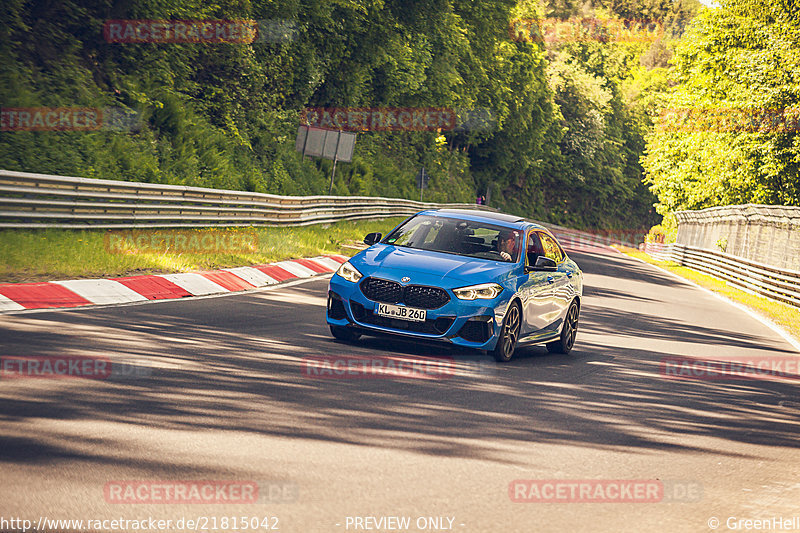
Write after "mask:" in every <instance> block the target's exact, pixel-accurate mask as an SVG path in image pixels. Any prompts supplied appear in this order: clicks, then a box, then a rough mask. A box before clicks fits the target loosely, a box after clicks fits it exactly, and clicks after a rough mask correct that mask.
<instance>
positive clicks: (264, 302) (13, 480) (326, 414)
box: [0, 253, 800, 533]
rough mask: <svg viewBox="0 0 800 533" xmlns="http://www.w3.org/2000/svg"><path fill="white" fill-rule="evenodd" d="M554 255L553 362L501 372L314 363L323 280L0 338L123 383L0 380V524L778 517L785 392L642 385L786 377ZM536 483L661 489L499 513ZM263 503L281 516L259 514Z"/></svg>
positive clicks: (628, 267)
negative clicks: (231, 497)
mask: <svg viewBox="0 0 800 533" xmlns="http://www.w3.org/2000/svg"><path fill="white" fill-rule="evenodd" d="M571 255H572V257H573V258H575V259H576V261H577V262H578V263H579V265H581V267H582V268H583V270H584V271H585V273H586V282H587V286H586V291H585V298H584V303H583V308H582V313H581V326H580V331H579V333H578V340H577V342H576V345H575V349H574V351H573V353H572V354H570V355H569V356H563V355H550V354H548V353H547V352H546V350H545V349H544V348H543V347H540V346H532V347H526V348H522V349H520V351H519V352H518V356H517V358H516V359H515V360H513V361H512V362H511V363H509V364H505V365H499V366H498V365H494V364H493V363H488V362H487V360H486V359H481V358H480V357H476V356H475V354H463V353H461V352H455V351H452V352H451V351H448V350H445V349H442V348H438V347H431V346H416V345H411V344H406V343H404V342H400V341H396V340H381V339H376V338H364V339H362V340H361V341H360V342H359V343H357V344H353V345H348V344H342V343H338V342H335V341H333V340H332V339H331V338H330V337H329V334H328V331H327V327H326V326H325V319H324V314H325V289H326V284H327V279H317V280H313V281H310V282H307V283H304V284H297V285H293V286H283V287H278V288H276V289H273V290H261V291H255V292H248V293H242V294H238V295H230V296H225V297H219V298H206V299H195V300H187V301H172V302H166V303H159V304H146V305H134V306H122V307H109V308H96V309H85V310H72V311H54V312H42V313H34V314H18V315H3V316H0V356H5V357H8V356H88V357H99V358H107V359H109V360H110V361H112V362H113V363H114V364H117V365H119V364H120V363H123V362H124V363H127V364H128V365H130V366H128V367H126V368H127V369H134V370H135V372H134V374H139V375H131V376H127V377H124V376H123V377H120V376H114V377H112V378H109V379H105V380H88V379H33V378H27V379H6V378H5V377H4V378H3V379H0V463H1V464H0V478H2V479H1V482H0V518H3V519H6V520H8V519H10V518H14V517H17V518H26V519H30V520H33V521H34V523H36V522H37V521H38V519H39V517H40V516H45V517H47V518H48V519H54V518H60V519H112V518H119V517H122V518H130V519H133V518H147V517H154V518H160V519H172V520H177V519H180V518H181V517H183V518H186V519H188V518H197V517H207V518H208V519H209V520H208V521H207V524H206V525H207V527H208V530H212V529H211V527H212V525H213V522H211V521H210V519H211V518H214V517H216V518H217V519H218V522H217V526H218V528H217V531H220V530H223V529H222V527H221V520H222V518H223V517H243V516H247V517H265V516H273V517H277V518H278V522H277V525H278V526H279V530H280V531H286V532H303V533H305V532H343V531H393V529H388V528H386V527H383V528H381V529H374V528H372V529H364V527H366V525H370V526H372V525H373V522H361V524H364V526H363V527H361V528H358V529H356V527H355V524H356V522H355V517H362V518H363V517H369V516H371V517H376V518H378V519H379V518H380V517H390V516H397V517H410V518H411V524H412V527H409V528H408V529H407V530H408V531H420V530H422V531H436V530H438V529H434V528H429V527H428V526H424V527H423V528H417V525H419V524H417V519H418V517H446V518H445V519H444V520H442V524H443V526H442V527H441V530H448V529H444V528H446V527H450V528H451V529H449V530H452V531H463V532H481V533H483V532H549V531H557V532H573V531H593V532H597V531H613V532H619V531H631V532H643V531H669V532H676V531H688V532H702V531H712V529H711V527H710V526H709V519H711V518H712V517H716V518H717V519H718V520H720V522H721V524H720V526H719V528H718V529H717V530H718V531H728V530H729V528H728V525H729V524H730V522H728V519H729V517H735V518H736V519H737V520H738V519H747V518H753V519H756V518H770V519H771V518H774V517H782V518H786V519H788V518H791V517H800V448H799V447H798V442H800V441H799V439H798V437H799V436H800V392H799V391H798V386H797V385H798V381H797V380H796V379H738V380H730V379H729V380H721V381H720V380H716V381H713V380H679V379H672V378H669V377H667V376H665V375H664V372H663V371H662V368H663V367H662V366H661V361H662V360H663V359H664V358H665V357H673V356H674V357H690V358H699V359H706V360H718V359H725V358H728V357H733V356H748V357H766V358H773V359H777V360H786V361H796V360H797V358H798V357H800V355H798V353H797V352H796V351H795V350H794V349H793V348H792V347H791V346H790V344H788V343H787V342H786V341H784V340H783V339H781V338H780V337H779V336H778V335H776V334H775V333H774V332H773V331H772V330H771V329H769V328H767V327H766V326H764V325H763V324H761V323H759V322H757V321H755V320H753V319H752V318H751V317H750V316H749V315H747V314H746V313H744V312H742V311H740V310H739V309H737V308H735V307H733V306H731V305H728V304H727V303H725V302H722V301H720V300H719V299H717V298H715V297H713V296H712V295H710V294H708V293H706V292H704V291H701V290H699V289H696V288H694V287H693V286H691V285H688V284H686V283H683V282H681V281H678V280H676V279H675V278H673V277H671V276H669V275H666V274H664V273H663V272H661V271H659V270H657V269H655V268H653V267H650V266H648V265H644V264H642V263H639V262H636V261H634V260H632V259H629V258H627V257H625V256H621V255H618V254H614V253H608V254H602V253H596V254H591V255H588V254H580V253H573V254H571ZM332 355H336V356H358V355H361V356H365V357H376V358H377V357H380V358H385V357H401V358H423V359H424V358H429V357H430V356H444V357H451V358H452V360H453V361H454V363H453V364H454V365H455V368H456V370H457V371H456V372H455V373H454V374H453V375H447V376H442V379H407V378H394V379H320V378H316V377H308V376H307V375H306V373H305V372H304V371H303V369H304V368H306V367H304V362H307V361H308V359H307V358H314V357H320V356H332ZM794 378H797V376H796V375H795V376H794ZM555 479H557V480H562V481H565V482H568V481H569V480H594V481H593V483H595V484H597V483H602V482H603V480H606V481H608V480H659V481H660V482H661V483H662V486H663V487H664V490H665V492H666V496H665V497H664V499H663V500H662V501H660V502H656V503H653V502H639V501H637V502H633V503H600V502H590V503H582V502H574V501H563V500H559V501H558V502H557V503H543V502H524V503H518V502H514V501H512V499H511V495H510V493H509V487H510V485H511V484H512V483H513V482H514V481H515V480H539V481H542V480H555ZM130 480H138V481H151V482H158V481H160V480H194V481H197V480H205V481H208V480H212V481H213V480H227V481H241V482H250V481H253V482H256V483H258V484H259V486H260V487H262V489H261V490H262V499H261V500H260V501H259V502H257V503H236V504H232V503H213V504H209V503H202V504H191V503H179V504H176V503H170V504H168V503H144V504H143V503H134V504H128V503H110V500H109V498H108V495H107V494H106V493H105V492H104V490H108V486H109V484H112V485H113V484H114V483H117V482H120V481H130ZM276 487H278V488H279V489H282V490H284V491H285V492H281V493H278V492H275V493H274V494H272V495H271V496H267V497H264V496H263V493H264V492H268V491H269V490H270V489H275V488H276ZM276 490H277V489H276ZM512 492H513V491H512ZM568 499H571V498H568ZM348 517H349V518H348ZM450 519H452V522H451V521H450ZM799 520H800V519H799ZM387 524H389V523H387V522H384V523H383V525H384V526H386V525H387ZM392 524H393V523H392ZM420 524H422V523H421V522H420ZM711 524H712V525H714V522H713V520H712V522H711ZM269 525H275V521H274V520H272V521H271V522H270V523H269ZM797 527H798V528H800V522H798V523H797ZM11 529H13V528H12V527H11V526H9V525H5V526H2V527H0V530H11ZM62 529H63V528H62ZM129 530H130V529H129ZM170 530H179V529H177V528H175V527H174V526H173V527H172V528H171V529H170ZM224 530H225V531H233V530H234V529H233V527H232V522H230V521H229V522H228V527H227V528H226V529H224ZM239 530H241V526H239ZM738 530H740V531H741V530H744V529H743V528H739V529H738ZM751 530H753V529H751ZM151 531H153V530H152V529H151ZM262 531H263V529H262ZM403 531H406V530H403Z"/></svg>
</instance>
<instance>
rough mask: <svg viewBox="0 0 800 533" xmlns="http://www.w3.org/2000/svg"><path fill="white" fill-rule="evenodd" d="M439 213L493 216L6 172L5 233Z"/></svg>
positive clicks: (396, 203) (0, 186) (351, 199)
mask: <svg viewBox="0 0 800 533" xmlns="http://www.w3.org/2000/svg"><path fill="white" fill-rule="evenodd" d="M437 207H450V208H470V209H475V208H479V209H481V208H482V209H487V210H491V208H487V207H483V206H476V205H475V204H437V203H431V202H417V201H415V200H406V199H403V198H382V197H366V196H278V195H274V194H264V193H256V192H246V191H228V190H222V189H207V188H203V187H184V186H179V185H160V184H154V183H136V182H129V181H116V180H100V179H92V178H75V177H67V176H51V175H47V174H31V173H27V172H15V171H9V170H0V228H25V229H28V228H62V229H87V228H97V229H107V228H188V227H210V226H226V227H234V226H303V225H307V224H322V223H331V222H336V221H339V220H354V219H363V218H384V217H392V216H405V215H411V214H413V213H416V212H418V211H422V210H424V209H432V208H437Z"/></svg>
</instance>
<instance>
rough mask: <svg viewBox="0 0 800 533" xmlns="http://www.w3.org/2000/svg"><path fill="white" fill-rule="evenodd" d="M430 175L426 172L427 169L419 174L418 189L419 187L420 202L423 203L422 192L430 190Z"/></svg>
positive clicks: (422, 169)
mask: <svg viewBox="0 0 800 533" xmlns="http://www.w3.org/2000/svg"><path fill="white" fill-rule="evenodd" d="M428 178H429V176H428V173H427V172H425V167H422V168H421V169H420V170H419V172H418V173H417V187H419V201H420V202H421V201H422V190H423V189H427V188H428Z"/></svg>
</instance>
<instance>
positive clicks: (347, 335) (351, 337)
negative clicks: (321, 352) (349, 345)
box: [330, 326, 361, 342]
mask: <svg viewBox="0 0 800 533" xmlns="http://www.w3.org/2000/svg"><path fill="white" fill-rule="evenodd" d="M330 328H331V335H333V336H334V338H335V339H337V340H340V341H345V342H353V341H357V340H358V339H359V338H361V334H360V333H356V332H355V331H353V330H351V329H348V328H343V327H342V326H330Z"/></svg>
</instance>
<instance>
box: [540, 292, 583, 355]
mask: <svg viewBox="0 0 800 533" xmlns="http://www.w3.org/2000/svg"><path fill="white" fill-rule="evenodd" d="M579 315H580V308H579V307H578V302H576V301H574V300H573V302H572V303H571V304H570V306H569V310H568V311H567V316H566V317H565V318H564V326H563V327H562V328H561V336H560V337H559V339H558V340H557V341H553V342H548V343H547V351H548V352H550V353H563V354H568V353H569V352H570V351H571V350H572V347H573V346H574V345H575V337H576V336H577V334H578V317H579Z"/></svg>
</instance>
